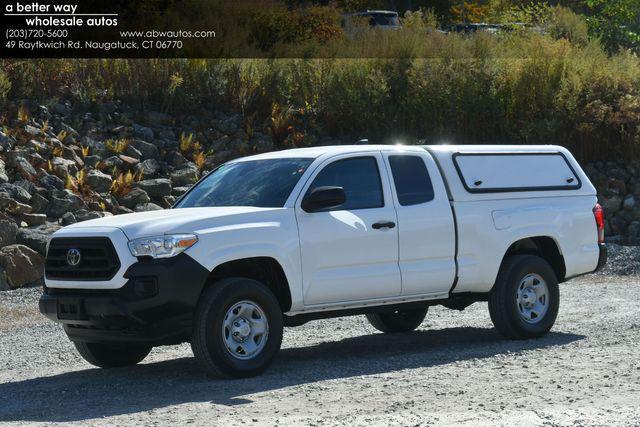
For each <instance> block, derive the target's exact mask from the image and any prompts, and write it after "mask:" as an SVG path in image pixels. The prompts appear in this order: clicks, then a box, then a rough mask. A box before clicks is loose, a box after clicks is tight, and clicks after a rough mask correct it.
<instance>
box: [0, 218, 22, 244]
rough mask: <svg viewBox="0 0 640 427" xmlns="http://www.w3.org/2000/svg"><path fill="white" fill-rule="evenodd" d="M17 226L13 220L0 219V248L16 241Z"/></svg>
mask: <svg viewBox="0 0 640 427" xmlns="http://www.w3.org/2000/svg"><path fill="white" fill-rule="evenodd" d="M17 234H18V226H17V225H16V223H15V222H13V221H7V220H0V248H2V247H5V246H9V245H13V244H14V243H15V242H16V235H17Z"/></svg>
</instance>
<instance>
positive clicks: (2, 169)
mask: <svg viewBox="0 0 640 427" xmlns="http://www.w3.org/2000/svg"><path fill="white" fill-rule="evenodd" d="M4 182H9V177H8V176H7V169H6V166H5V164H4V160H2V159H0V184H2V183H4Z"/></svg>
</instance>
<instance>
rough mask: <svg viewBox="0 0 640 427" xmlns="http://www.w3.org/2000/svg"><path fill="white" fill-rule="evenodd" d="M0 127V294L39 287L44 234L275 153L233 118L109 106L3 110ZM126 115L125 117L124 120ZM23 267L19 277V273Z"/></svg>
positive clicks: (175, 193)
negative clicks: (233, 162) (230, 164)
mask: <svg viewBox="0 0 640 427" xmlns="http://www.w3.org/2000/svg"><path fill="white" fill-rule="evenodd" d="M3 117H14V118H13V119H9V120H7V121H6V122H5V126H4V127H3V128H2V130H0V288H1V287H5V288H6V287H11V288H17V287H21V286H24V285H26V284H34V283H38V282H40V281H41V278H42V270H43V268H42V264H43V258H42V257H43V256H44V255H45V252H46V245H47V241H48V238H49V236H50V235H51V234H52V233H53V232H54V231H56V230H58V229H59V228H60V227H62V226H65V225H69V224H73V223H75V222H80V221H86V220H89V219H94V218H100V217H104V216H109V215H117V214H124V213H131V212H142V211H150V210H158V209H164V208H168V207H170V206H171V205H172V204H173V203H174V202H175V200H176V198H177V197H179V196H180V195H182V194H184V193H185V192H186V191H187V190H188V188H189V187H190V186H191V185H193V183H194V182H196V181H197V180H198V179H199V178H200V177H201V176H202V175H203V174H205V173H206V172H207V171H208V170H211V169H213V168H214V167H216V166H217V165H218V164H220V163H223V162H225V161H228V160H230V159H232V158H235V157H239V156H243V155H247V154H251V153H259V152H265V151H271V150H274V149H275V146H274V144H273V142H272V139H271V137H270V136H269V135H268V133H267V131H266V130H265V129H266V128H265V129H263V132H260V130H253V129H243V126H242V119H241V116H240V115H226V114H224V113H203V117H199V118H195V117H186V118H182V120H179V119H178V118H176V117H172V116H169V115H166V114H163V113H159V112H154V111H147V112H141V113H134V111H133V110H131V109H130V108H128V107H127V106H125V105H121V104H119V103H112V102H107V103H103V104H97V105H96V104H91V105H84V104H81V103H78V104H77V105H74V104H73V103H72V101H71V100H66V101H64V102H58V103H54V104H52V105H46V106H45V105H38V104H34V103H31V102H29V101H23V102H20V103H16V104H15V105H9V106H8V110H7V111H6V112H5V114H3ZM134 118H135V119H134ZM28 265H33V266H37V268H29V269H28V270H29V272H30V273H29V274H25V273H23V272H21V271H22V269H23V267H26V266H28Z"/></svg>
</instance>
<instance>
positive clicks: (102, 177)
mask: <svg viewBox="0 0 640 427" xmlns="http://www.w3.org/2000/svg"><path fill="white" fill-rule="evenodd" d="M84 180H85V182H86V183H87V185H88V186H89V187H90V188H91V189H92V190H93V191H95V192H97V193H106V192H107V191H109V189H110V188H111V184H112V182H113V179H112V178H111V176H110V175H107V174H106V173H102V172H100V171H99V170H92V171H91V172H89V173H88V174H87V175H86V176H85V178H84Z"/></svg>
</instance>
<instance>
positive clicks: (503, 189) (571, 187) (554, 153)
mask: <svg viewBox="0 0 640 427" xmlns="http://www.w3.org/2000/svg"><path fill="white" fill-rule="evenodd" d="M558 155H559V156H561V157H562V158H563V159H564V161H565V163H566V164H567V166H568V167H569V170H570V171H571V172H572V173H573V176H575V178H576V180H577V181H578V182H577V184H575V185H555V186H553V185H549V186H545V187H497V188H470V187H469V186H468V185H467V181H466V180H465V179H464V175H463V173H462V170H461V169H460V165H458V157H477V156H558ZM452 157H453V166H454V167H455V168H456V172H458V177H459V178H460V181H461V182H462V185H463V186H464V188H465V190H467V192H469V193H477V194H482V193H515V192H521V191H554V190H578V189H580V188H581V187H582V181H581V180H580V177H579V176H578V174H577V173H576V171H575V169H574V168H573V166H571V163H569V160H568V159H567V156H565V155H564V153H561V152H560V151H546V152H533V151H531V152H529V151H528V152H504V153H503V152H500V153H494V152H475V153H461V152H457V153H453V155H452Z"/></svg>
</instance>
